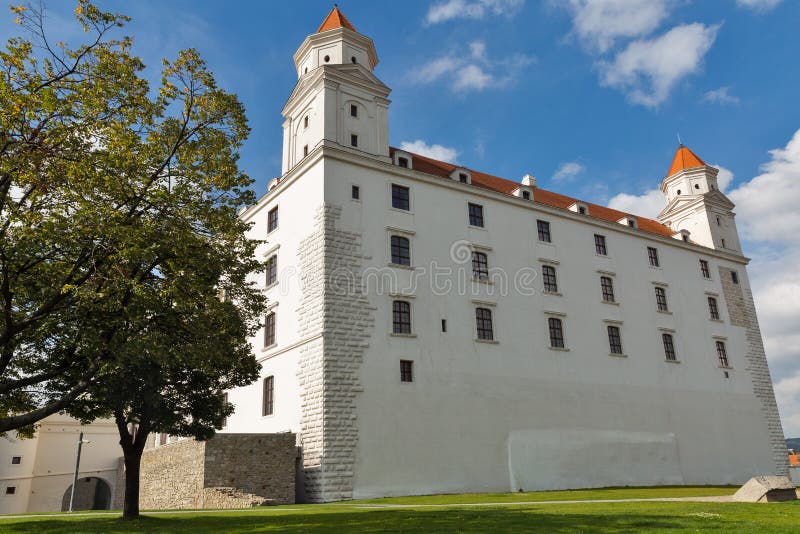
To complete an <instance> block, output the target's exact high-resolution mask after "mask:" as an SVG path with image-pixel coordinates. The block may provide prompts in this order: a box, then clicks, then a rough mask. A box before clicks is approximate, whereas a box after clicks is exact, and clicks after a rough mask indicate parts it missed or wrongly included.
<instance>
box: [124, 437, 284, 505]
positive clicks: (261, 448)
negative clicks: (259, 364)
mask: <svg viewBox="0 0 800 534" xmlns="http://www.w3.org/2000/svg"><path fill="white" fill-rule="evenodd" d="M295 439H296V437H295V434H291V433H284V434H217V435H216V436H214V437H213V438H212V439H210V440H209V441H205V442H202V441H195V440H192V439H185V440H181V441H177V442H174V443H170V444H167V445H163V446H160V447H156V448H154V449H149V450H146V451H145V452H144V454H143V455H142V466H141V478H140V488H139V499H140V503H139V505H140V507H141V508H142V509H143V510H146V509H175V508H246V507H250V506H259V505H264V504H290V503H293V502H294V492H295V459H296V456H297V455H296V447H295ZM117 503H118V504H119V505H120V506H121V501H120V500H118V501H117Z"/></svg>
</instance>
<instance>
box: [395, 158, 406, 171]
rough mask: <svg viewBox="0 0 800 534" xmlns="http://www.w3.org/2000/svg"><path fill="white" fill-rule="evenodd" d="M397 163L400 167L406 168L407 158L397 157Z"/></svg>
mask: <svg viewBox="0 0 800 534" xmlns="http://www.w3.org/2000/svg"><path fill="white" fill-rule="evenodd" d="M397 164H398V165H400V166H401V167H404V168H406V169H407V168H408V158H397Z"/></svg>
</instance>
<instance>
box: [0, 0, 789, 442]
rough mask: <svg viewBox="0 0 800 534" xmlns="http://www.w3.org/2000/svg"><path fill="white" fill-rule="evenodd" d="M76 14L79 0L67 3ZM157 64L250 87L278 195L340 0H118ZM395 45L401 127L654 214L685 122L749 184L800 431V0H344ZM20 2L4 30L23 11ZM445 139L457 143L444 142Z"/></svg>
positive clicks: (763, 294)
mask: <svg viewBox="0 0 800 534" xmlns="http://www.w3.org/2000/svg"><path fill="white" fill-rule="evenodd" d="M50 4H51V5H50V6H49V9H50V10H51V11H50V15H49V17H50V18H49V23H50V24H51V27H52V30H53V31H54V32H56V33H59V34H64V35H66V36H68V37H69V36H74V32H73V30H70V29H69V28H70V26H69V24H70V13H71V11H72V9H73V8H74V3H72V2H51V3H50ZM100 5H101V6H102V7H105V8H107V9H109V10H120V11H124V12H125V13H126V14H128V15H130V16H132V17H133V19H134V20H133V21H132V23H131V24H130V25H129V26H127V27H126V29H125V30H124V33H126V34H130V35H133V36H134V37H135V39H136V45H135V52H136V53H137V54H139V55H140V56H141V57H142V58H143V59H144V60H145V62H146V63H147V64H148V66H150V67H151V70H150V72H149V76H150V78H151V79H153V80H156V79H157V77H158V71H157V70H156V69H157V68H158V66H159V65H160V60H161V58H162V57H168V58H172V57H174V56H175V54H176V53H177V51H178V50H180V49H182V48H186V47H195V48H197V49H199V50H200V52H201V54H202V56H203V57H204V58H205V59H206V60H207V61H208V63H209V65H210V67H211V69H212V70H213V71H214V72H215V74H216V75H217V78H218V81H219V83H220V84H221V85H222V86H223V87H224V88H226V89H227V90H229V91H232V92H235V93H237V94H238V95H239V97H240V99H241V100H242V102H243V103H244V104H245V106H246V109H247V115H248V118H249V120H250V125H251V127H252V134H251V137H250V140H249V141H248V143H247V145H246V147H245V149H244V151H243V155H242V156H243V157H242V161H241V164H242V167H243V168H244V170H245V171H246V172H248V173H249V174H250V175H251V176H252V177H253V178H254V179H255V180H256V190H257V192H258V193H259V194H261V193H263V192H264V191H265V189H266V184H267V183H268V181H269V180H270V179H271V178H272V177H275V176H278V175H279V174H280V151H281V135H282V132H281V127H280V125H281V116H280V109H281V107H282V106H283V104H284V102H285V100H286V98H287V97H288V95H289V93H290V92H291V90H292V87H293V86H294V83H295V82H296V74H295V71H294V66H293V63H292V54H293V53H294V51H295V50H296V48H297V47H298V46H299V45H300V43H301V42H302V41H303V39H304V38H305V36H306V35H307V34H309V33H312V32H313V31H315V30H316V28H317V26H318V25H319V24H320V23H321V21H322V20H323V19H324V17H325V15H326V14H327V13H328V11H329V10H330V8H331V3H330V2H320V1H303V0H294V1H292V2H277V1H270V2H264V1H249V2H248V1H239V2H236V3H231V2H219V1H213V2H212V1H205V2H199V1H188V0H171V1H170V2H163V1H155V0H139V1H137V2H130V3H122V2H110V1H109V2H100ZM339 6H340V8H341V10H342V11H343V13H344V14H345V15H346V16H347V17H348V18H349V20H350V21H351V22H352V23H353V25H354V26H355V27H356V29H358V30H359V31H360V32H361V33H363V34H365V35H368V36H370V37H371V38H372V39H373V40H374V41H375V45H376V47H377V51H378V56H379V58H380V64H379V65H378V67H377V69H376V74H377V75H378V77H379V78H381V79H382V80H383V81H384V82H385V83H386V84H387V85H388V86H389V87H391V88H392V90H393V92H392V94H391V96H390V98H391V99H392V104H391V107H390V141H391V143H392V144H393V145H394V146H400V145H401V144H403V143H412V145H411V146H413V147H414V148H416V149H417V151H418V152H419V151H421V152H425V153H428V154H430V155H433V156H434V157H437V156H439V157H445V159H450V160H457V161H458V162H459V163H461V164H463V165H465V166H467V167H471V168H475V169H479V170H482V171H485V172H489V173H492V174H497V175H499V176H503V177H506V178H509V179H514V180H516V179H519V178H521V176H522V175H523V174H526V173H533V174H535V175H536V176H537V178H538V180H539V185H540V186H542V187H546V188H549V189H552V190H555V191H558V192H561V193H565V194H569V195H573V196H575V197H578V198H581V199H583V200H588V201H593V202H598V203H604V204H610V205H612V206H613V207H618V208H620V209H625V210H628V211H632V212H635V213H637V214H640V215H647V216H655V215H656V214H657V212H658V211H659V209H660V207H661V205H663V202H662V200H661V198H660V195H659V194H658V193H656V192H654V189H655V188H656V187H657V186H658V183H659V181H660V180H661V178H662V177H663V175H664V174H665V173H666V170H667V168H668V167H669V163H670V161H671V158H672V155H673V154H674V151H675V149H676V148H677V135H678V134H680V136H681V138H682V140H683V142H684V143H685V144H687V145H688V146H690V147H691V148H692V149H693V150H694V151H695V152H696V153H697V154H698V155H699V156H700V157H702V158H703V159H704V160H705V161H707V162H708V163H710V164H714V165H716V166H720V167H721V168H722V172H721V177H723V178H724V181H727V182H728V184H727V187H726V192H727V193H728V194H729V195H730V196H731V198H732V199H733V200H734V202H736V203H737V210H736V211H737V214H738V216H737V221H738V224H739V228H740V231H741V232H742V234H743V235H744V237H745V253H746V254H747V255H749V256H750V257H753V258H754V262H753V264H752V265H751V268H750V274H751V278H752V282H753V288H754V292H755V296H756V302H757V305H758V309H759V314H760V319H761V324H762V329H763V331H764V334H765V339H766V342H767V353H768V356H769V359H770V365H771V368H772V370H773V376H774V378H775V382H776V391H777V394H778V399H779V404H780V407H781V412H782V416H783V422H784V427H785V428H786V431H787V435H790V436H800V331H798V330H799V329H800V274H798V273H797V272H796V271H797V270H798V269H797V265H798V264H799V263H800V207H798V206H800V134H798V135H797V137H795V133H796V132H798V131H799V130H800V105H798V95H799V94H800V88H798V82H800V63H798V53H800V31H798V24H800V2H796V1H793V0H783V1H781V0H719V1H715V0H694V1H690V0H558V1H556V0H544V1H540V2H537V1H533V0H527V1H526V0H426V1H423V0H420V1H405V2H402V3H398V2H391V3H390V2H379V1H374V0H373V1H357V0H343V1H340V2H339ZM10 20H11V17H7V18H6V19H4V20H2V22H0V35H8V34H9V33H10V32H16V31H17V29H16V28H15V27H14V26H13V25H12V24H11V23H10ZM437 145H438V146H437Z"/></svg>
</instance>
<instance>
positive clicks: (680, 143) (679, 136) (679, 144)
mask: <svg viewBox="0 0 800 534" xmlns="http://www.w3.org/2000/svg"><path fill="white" fill-rule="evenodd" d="M678 146H683V142H682V141H681V133H680V132H678Z"/></svg>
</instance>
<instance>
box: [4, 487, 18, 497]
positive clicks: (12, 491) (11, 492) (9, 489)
mask: <svg viewBox="0 0 800 534" xmlns="http://www.w3.org/2000/svg"><path fill="white" fill-rule="evenodd" d="M16 493H17V487H16V486H6V495H16Z"/></svg>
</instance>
